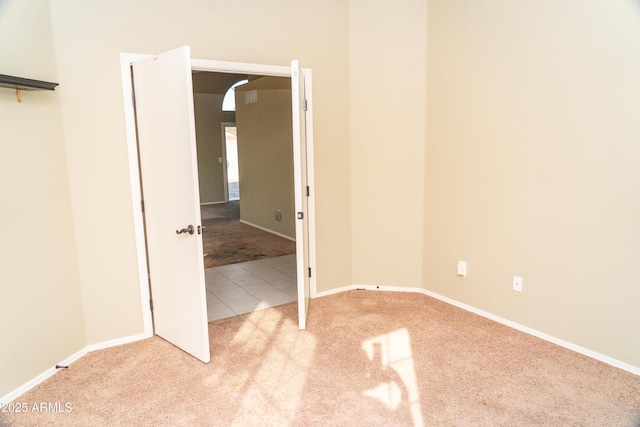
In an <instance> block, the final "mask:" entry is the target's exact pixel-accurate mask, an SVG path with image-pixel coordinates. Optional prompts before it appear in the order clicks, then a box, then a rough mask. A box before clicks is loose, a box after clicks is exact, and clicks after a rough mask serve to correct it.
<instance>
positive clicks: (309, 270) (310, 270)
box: [309, 267, 311, 277]
mask: <svg viewBox="0 0 640 427" xmlns="http://www.w3.org/2000/svg"><path fill="white" fill-rule="evenodd" d="M309 277H311V267H309Z"/></svg>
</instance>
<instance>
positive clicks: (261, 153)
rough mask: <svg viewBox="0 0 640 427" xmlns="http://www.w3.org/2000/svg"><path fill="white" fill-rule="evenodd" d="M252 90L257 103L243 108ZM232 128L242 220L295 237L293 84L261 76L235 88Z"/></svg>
mask: <svg viewBox="0 0 640 427" xmlns="http://www.w3.org/2000/svg"><path fill="white" fill-rule="evenodd" d="M252 90H255V91H257V96H258V102H255V103H249V104H245V102H244V96H245V93H246V92H247V91H252ZM236 126H237V130H238V164H239V169H240V219H241V220H242V221H246V222H247V223H250V224H253V225H257V226H260V227H263V228H266V229H267V230H271V231H275V232H276V233H279V234H281V235H284V236H288V237H291V238H295V235H296V230H295V219H294V216H295V213H294V200H295V197H294V191H293V133H292V127H291V126H292V123H291V79H290V78H282V77H262V78H260V79H256V80H252V81H250V82H249V83H247V84H244V85H241V86H237V87H236ZM276 210H279V211H281V212H282V221H276V219H275V211H276Z"/></svg>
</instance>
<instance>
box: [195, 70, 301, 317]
mask: <svg viewBox="0 0 640 427" xmlns="http://www.w3.org/2000/svg"><path fill="white" fill-rule="evenodd" d="M239 78H242V79H243V80H241V81H240V82H238V83H233V80H235V79H239ZM230 79H231V80H230ZM193 81H194V99H195V100H196V102H195V117H196V139H197V141H196V145H197V147H198V163H199V169H200V170H199V176H200V179H201V181H205V180H210V181H217V182H218V183H221V182H222V181H223V178H224V185H223V187H224V202H218V201H217V200H209V201H210V202H214V203H210V204H204V203H203V204H202V205H201V217H202V220H203V225H204V226H205V230H204V232H203V242H204V258H205V259H204V263H205V277H206V287H207V307H208V316H209V317H208V318H209V320H210V321H212V320H217V319H221V318H225V317H231V316H233V315H238V314H244V313H245V312H247V311H253V310H256V309H262V308H267V307H273V306H277V305H280V304H285V303H289V302H294V301H296V300H297V287H296V276H297V273H296V265H297V262H296V261H297V259H296V244H295V240H296V234H295V221H296V219H295V207H294V204H295V203H294V179H293V175H294V172H293V170H294V158H293V128H292V112H291V109H292V107H291V103H292V101H291V98H292V97H291V78H290V77H284V76H282V77H280V76H278V77H274V76H258V75H249V76H244V75H243V76H240V75H228V74H222V73H209V72H207V73H205V72H198V73H194V74H193ZM228 86H230V87H229V88H228V89H227V87H228ZM229 93H231V96H232V97H233V99H234V101H235V102H234V103H233V106H229V105H227V107H226V108H225V101H226V100H227V99H228V97H229ZM223 94H224V98H223V100H222V105H221V103H220V98H221V97H222V96H223ZM247 94H252V95H250V96H253V98H251V99H250V100H249V101H248V102H246V101H245V97H246V95H247ZM221 108H222V111H221V110H220V109H221ZM232 118H233V119H234V121H233V122H232V121H227V122H224V121H223V122H222V123H219V122H220V121H221V120H225V119H227V120H229V119H232ZM214 129H215V130H218V129H219V130H218V133H217V134H216V135H212V134H213V133H215V132H213V130H214ZM210 135H211V136H219V139H220V143H219V144H218V143H216V142H213V141H211V138H208V137H209V136H210ZM212 142H213V144H214V145H216V144H217V145H216V147H217V148H218V149H219V150H220V151H219V153H220V154H218V152H213V151H212V150H211V147H210V145H211V143H212ZM240 146H241V147H240ZM218 155H221V157H222V159H219V158H218V157H217V156H218ZM220 160H221V162H220ZM221 164H222V167H219V166H220V165H221ZM208 169H211V170H208ZM239 181H240V182H239ZM238 182H239V184H240V185H239V186H240V193H239V194H238ZM205 187H210V188H213V187H216V184H215V182H210V183H208V184H207V183H205V182H202V183H201V189H204V190H202V191H201V198H205V197H207V196H209V195H210V194H211V193H205V190H206V188H205ZM234 193H235V194H234ZM220 197H222V194H221V193H220Z"/></svg>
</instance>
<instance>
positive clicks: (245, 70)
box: [120, 53, 316, 336]
mask: <svg viewBox="0 0 640 427" xmlns="http://www.w3.org/2000/svg"><path fill="white" fill-rule="evenodd" d="M151 56H152V55H143V54H128V53H121V55H120V58H121V76H122V82H123V100H124V112H125V126H126V135H127V142H128V154H129V179H130V183H131V190H132V191H131V197H132V207H133V212H132V213H133V219H134V234H135V245H136V252H137V255H138V256H137V261H138V271H139V284H140V295H141V298H140V304H141V311H142V314H143V322H144V331H145V335H146V336H152V335H153V333H154V330H153V323H152V316H153V314H152V312H151V306H150V304H149V301H150V293H149V286H148V283H149V272H148V270H147V265H146V256H147V252H146V247H145V231H144V223H143V215H142V209H140V207H141V204H140V201H141V200H142V198H141V187H140V181H139V177H140V169H139V164H138V152H137V140H136V117H135V113H134V108H133V103H132V99H133V85H132V79H131V65H132V64H133V63H135V62H138V61H141V60H144V59H148V58H150V57H151ZM296 66H297V65H296ZM191 69H192V70H194V71H196V70H197V71H203V72H221V73H238V74H258V75H270V76H283V77H290V76H292V75H294V74H295V76H296V78H298V74H300V76H302V74H304V77H305V78H306V79H307V88H308V90H307V91H306V92H305V93H307V95H306V100H307V101H309V107H310V108H309V111H308V112H306V110H305V116H307V117H308V118H307V119H306V120H307V121H306V131H305V133H304V135H306V136H305V138H306V149H307V155H306V157H305V162H304V163H305V164H304V166H305V169H306V173H305V176H304V182H305V183H307V187H308V188H311V191H310V192H309V191H308V189H307V194H308V196H307V198H306V200H305V203H308V213H307V215H305V219H306V221H305V227H308V239H307V241H306V242H304V243H303V242H302V241H301V242H300V244H299V245H297V248H296V251H297V253H301V254H303V256H304V261H301V260H300V259H298V261H297V263H296V264H297V266H296V270H297V271H298V272H301V271H306V267H307V265H308V266H309V271H311V268H313V270H314V271H315V256H316V255H315V218H314V215H313V212H314V210H315V199H314V191H313V184H314V182H313V164H314V162H313V132H312V131H311V129H312V109H311V106H312V105H313V104H312V102H310V101H311V93H310V84H309V83H310V81H311V72H310V70H302V69H299V68H298V69H296V70H299V71H295V72H294V71H292V69H291V68H289V67H282V66H268V65H259V64H241V63H227V62H221V61H211V60H196V59H192V60H191ZM305 104H306V103H305ZM297 105H301V104H300V102H298V104H297ZM295 114H299V112H298V113H296V112H295V111H294V115H295ZM298 172H299V169H298ZM296 177H298V175H296ZM296 180H298V178H296ZM302 191H303V187H301V186H300V185H299V183H298V181H296V197H298V194H302ZM296 200H298V199H296ZM296 210H298V202H297V201H296ZM305 212H307V211H305ZM303 246H305V247H303ZM301 262H304V265H301ZM301 276H302V275H301V274H298V291H299V292H298V295H299V296H300V295H302V296H303V299H304V300H307V301H308V298H309V297H314V296H315V293H316V277H315V275H313V276H311V277H310V278H308V279H306V280H307V285H306V289H305V288H302V287H301V286H300V283H299V280H300V277H301ZM298 300H299V301H300V298H298ZM299 313H301V314H303V315H304V316H306V307H299ZM300 321H301V328H304V319H303V318H301V320H300Z"/></svg>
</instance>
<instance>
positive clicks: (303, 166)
mask: <svg viewBox="0 0 640 427" xmlns="http://www.w3.org/2000/svg"><path fill="white" fill-rule="evenodd" d="M291 114H292V122H293V158H294V162H293V176H294V180H293V181H294V191H295V210H296V217H297V218H296V253H298V254H308V253H309V250H308V246H307V245H308V242H309V226H308V221H309V209H308V201H307V197H308V196H307V191H308V188H309V186H308V178H307V149H306V148H307V144H306V115H307V114H306V101H305V79H304V75H303V74H302V71H301V70H300V65H299V63H298V61H297V60H293V61H291ZM296 263H297V265H296V270H297V281H298V327H299V329H305V328H306V327H307V312H308V309H309V297H310V276H311V270H310V267H309V258H308V256H298V257H296Z"/></svg>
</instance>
